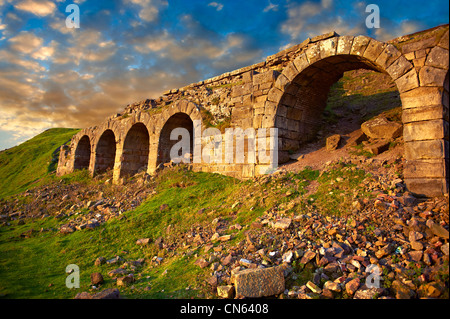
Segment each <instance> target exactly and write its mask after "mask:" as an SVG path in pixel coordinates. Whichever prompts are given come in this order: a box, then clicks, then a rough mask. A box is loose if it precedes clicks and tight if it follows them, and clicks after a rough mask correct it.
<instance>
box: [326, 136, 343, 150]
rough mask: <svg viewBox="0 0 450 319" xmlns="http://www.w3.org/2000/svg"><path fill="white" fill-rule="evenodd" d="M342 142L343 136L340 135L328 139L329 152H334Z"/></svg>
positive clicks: (327, 147)
mask: <svg viewBox="0 0 450 319" xmlns="http://www.w3.org/2000/svg"><path fill="white" fill-rule="evenodd" d="M340 141H341V136H340V135H339V134H334V135H331V136H330V137H328V138H327V141H326V149H327V151H333V150H335V149H337V148H338V147H339V142H340Z"/></svg>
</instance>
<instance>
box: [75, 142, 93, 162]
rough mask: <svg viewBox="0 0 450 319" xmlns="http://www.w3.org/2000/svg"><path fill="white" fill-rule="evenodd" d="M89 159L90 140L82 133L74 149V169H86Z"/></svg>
mask: <svg viewBox="0 0 450 319" xmlns="http://www.w3.org/2000/svg"><path fill="white" fill-rule="evenodd" d="M90 160H91V142H90V140H89V137H88V136H87V135H84V136H83V137H82V138H81V139H80V140H79V141H78V145H77V149H76V150H75V162H74V169H88V168H89V162H90Z"/></svg>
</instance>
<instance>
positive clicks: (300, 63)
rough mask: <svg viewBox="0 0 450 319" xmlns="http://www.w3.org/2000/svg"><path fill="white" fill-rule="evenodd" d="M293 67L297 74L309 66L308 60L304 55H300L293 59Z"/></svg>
mask: <svg viewBox="0 0 450 319" xmlns="http://www.w3.org/2000/svg"><path fill="white" fill-rule="evenodd" d="M294 64H295V67H296V68H297V70H298V71H299V72H301V71H302V70H304V69H306V68H307V67H308V66H309V62H308V58H307V57H306V54H301V55H299V56H298V57H296V58H295V59H294Z"/></svg>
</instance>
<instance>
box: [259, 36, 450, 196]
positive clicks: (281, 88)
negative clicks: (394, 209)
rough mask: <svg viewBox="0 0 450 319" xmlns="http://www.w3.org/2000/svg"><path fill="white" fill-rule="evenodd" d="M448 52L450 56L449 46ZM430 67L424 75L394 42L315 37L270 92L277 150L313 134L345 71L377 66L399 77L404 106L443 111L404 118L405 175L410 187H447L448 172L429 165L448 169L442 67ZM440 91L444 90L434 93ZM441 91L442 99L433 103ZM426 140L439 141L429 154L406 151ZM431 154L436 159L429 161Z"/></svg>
mask: <svg viewBox="0 0 450 319" xmlns="http://www.w3.org/2000/svg"><path fill="white" fill-rule="evenodd" d="M439 53H440V54H442V52H439ZM444 54H445V53H444ZM446 54H447V59H448V50H446ZM427 67H428V68H429V70H427V71H428V72H429V73H431V74H432V75H430V74H428V73H427V75H428V76H426V75H423V76H421V74H419V72H417V68H415V67H414V65H413V64H412V63H411V62H409V61H408V59H406V58H405V56H404V55H402V53H401V52H400V51H399V50H398V49H397V48H396V47H395V46H394V45H392V44H387V43H383V42H380V41H377V40H375V39H372V38H369V37H366V36H357V37H353V36H341V37H333V38H330V39H327V40H323V41H320V42H317V43H314V44H313V45H311V46H310V47H309V48H308V49H307V50H306V51H305V52H303V53H302V54H300V55H298V56H297V57H296V58H295V59H294V60H293V61H292V62H290V63H289V64H288V65H287V66H286V67H285V68H284V70H283V72H282V73H281V74H280V75H279V76H278V78H277V80H276V81H275V83H274V86H273V87H272V88H271V89H270V91H269V93H268V96H267V100H266V103H265V114H266V116H269V117H271V119H270V120H269V123H271V127H276V128H278V130H279V133H278V134H279V150H280V151H281V152H283V151H284V150H286V149H288V148H290V147H296V146H297V145H295V143H299V142H300V141H302V139H308V137H310V136H311V134H314V132H315V129H316V128H317V125H318V121H317V120H318V119H320V115H321V113H322V111H323V109H324V107H325V106H326V101H327V96H328V92H329V89H330V86H331V85H332V84H333V83H335V82H336V81H337V80H338V79H339V78H340V77H341V76H342V74H343V72H345V71H349V70H354V69H359V68H365V69H370V70H375V71H378V72H382V73H385V74H388V75H389V76H390V77H391V78H392V80H393V81H394V82H395V84H396V86H397V90H398V92H399V93H400V99H401V101H402V109H403V110H406V109H409V108H414V109H415V111H418V112H422V110H423V109H426V108H427V107H429V106H430V105H436V108H437V109H438V111H440V112H437V113H436V114H434V115H430V116H431V117H430V118H426V119H425V120H424V118H423V116H420V118H419V119H416V120H411V122H407V121H405V119H404V120H403V124H404V137H405V142H406V143H405V153H406V159H407V166H409V168H408V169H405V180H406V183H407V186H408V188H410V190H411V191H413V192H417V193H418V194H421V195H428V196H433V195H438V194H442V193H445V192H448V181H447V182H446V181H445V175H443V174H444V173H442V172H436V173H433V174H432V175H430V174H429V172H428V171H427V170H428V168H427V167H429V166H430V165H431V166H433V169H434V170H439V169H441V171H442V170H445V168H444V166H445V164H446V161H445V157H446V155H445V151H444V150H445V144H446V143H447V144H446V145H448V137H447V142H445V133H444V131H445V123H444V122H445V120H444V118H445V116H443V113H444V111H443V109H444V107H443V104H444V103H443V102H442V96H443V93H442V92H443V86H444V85H443V82H444V79H443V78H442V70H441V69H439V68H438V67H437V68H436V69H435V70H434V69H431V68H432V67H433V66H431V65H430V66H427ZM440 67H441V68H442V66H440ZM422 69H423V68H422ZM420 72H422V70H420ZM447 72H448V66H447ZM436 77H437V78H439V79H440V80H439V81H441V83H440V84H439V83H436V82H438V81H436V80H429V79H430V78H431V79H435V78H436ZM422 78H423V79H424V80H422ZM425 79H426V80H427V81H428V82H426V81H425ZM426 91H430V92H429V93H427V94H428V95H430V96H431V95H433V98H432V100H427V99H424V98H423V97H420V96H421V94H423V93H425V92H426ZM432 91H433V92H434V93H433V92H432ZM436 92H441V93H440V94H438V95H437V96H436V95H435V93H436ZM437 97H438V99H439V102H437V103H435V102H434V101H435V100H436V98H437ZM405 101H407V102H405ZM419 101H421V102H419ZM411 104H414V105H411ZM418 107H420V108H418ZM266 123H267V122H266ZM447 127H448V122H447ZM427 130H428V131H429V134H428V135H427V136H424V135H423V133H424V131H427ZM439 132H441V133H439ZM425 140H426V143H435V144H439V145H441V148H439V149H438V150H437V151H436V153H435V154H427V155H426V157H425V158H421V157H420V156H417V154H411V155H410V156H409V157H408V152H409V153H413V152H412V151H413V150H416V149H422V147H421V146H420V145H418V144H417V143H418V142H424V141H425ZM292 144H294V145H292ZM414 144H415V145H414ZM428 153H429V152H428ZM280 154H282V155H283V153H280ZM430 156H431V157H432V158H433V161H430ZM447 156H448V155H447ZM447 165H448V160H447ZM413 167H416V168H419V170H420V171H421V172H419V173H418V172H417V171H418V170H417V169H416V170H414V171H415V172H414V173H411V168H413ZM438 175H439V176H438Z"/></svg>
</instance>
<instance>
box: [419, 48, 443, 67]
mask: <svg viewBox="0 0 450 319" xmlns="http://www.w3.org/2000/svg"><path fill="white" fill-rule="evenodd" d="M425 65H429V66H434V67H437V68H443V69H446V70H448V66H449V60H448V50H447V49H443V48H441V47H434V48H433V49H431V51H430V53H429V54H428V57H427V60H426V62H425Z"/></svg>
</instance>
